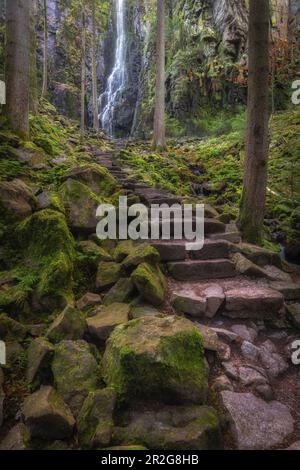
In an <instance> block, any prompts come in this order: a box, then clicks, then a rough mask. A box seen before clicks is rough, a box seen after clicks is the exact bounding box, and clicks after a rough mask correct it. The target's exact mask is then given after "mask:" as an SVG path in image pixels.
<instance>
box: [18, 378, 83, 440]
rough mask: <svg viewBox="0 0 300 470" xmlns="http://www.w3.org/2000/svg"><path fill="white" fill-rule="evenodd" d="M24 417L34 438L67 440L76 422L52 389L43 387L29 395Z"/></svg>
mask: <svg viewBox="0 0 300 470" xmlns="http://www.w3.org/2000/svg"><path fill="white" fill-rule="evenodd" d="M22 417H23V420H24V422H25V424H26V426H28V428H29V430H30V434H31V436H32V437H39V438H40V439H65V438H67V437H71V436H72V434H73V429H74V425H75V420H74V418H73V416H72V413H71V411H70V409H69V408H68V407H67V406H66V404H65V403H64V402H63V400H62V399H61V398H60V397H59V396H58V394H57V393H56V391H55V390H54V388H52V387H49V386H44V387H41V388H40V390H38V391H37V392H35V393H34V394H32V395H29V397H27V398H26V399H25V402H24V405H23V408H22Z"/></svg>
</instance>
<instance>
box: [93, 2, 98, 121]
mask: <svg viewBox="0 0 300 470" xmlns="http://www.w3.org/2000/svg"><path fill="white" fill-rule="evenodd" d="M92 87H93V127H94V129H96V130H98V129H99V112H98V94H97V47H96V5H95V0H92Z"/></svg>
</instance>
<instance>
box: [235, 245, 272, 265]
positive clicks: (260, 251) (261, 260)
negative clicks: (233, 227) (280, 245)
mask: <svg viewBox="0 0 300 470" xmlns="http://www.w3.org/2000/svg"><path fill="white" fill-rule="evenodd" d="M238 249H239V250H240V251H241V253H242V254H243V255H244V256H246V258H248V259H249V260H250V261H252V262H253V263H255V264H257V265H258V266H260V267H264V266H265V265H267V264H274V265H275V266H277V267H278V268H281V257H280V254H279V253H276V252H274V251H271V250H268V249H266V248H263V247H260V246H256V245H251V244H250V243H241V244H240V245H239V246H238Z"/></svg>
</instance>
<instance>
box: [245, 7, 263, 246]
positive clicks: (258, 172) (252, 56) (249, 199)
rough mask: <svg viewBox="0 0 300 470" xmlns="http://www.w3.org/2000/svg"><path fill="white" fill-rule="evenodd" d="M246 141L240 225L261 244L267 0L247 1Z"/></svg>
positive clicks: (246, 236) (247, 238)
mask: <svg viewBox="0 0 300 470" xmlns="http://www.w3.org/2000/svg"><path fill="white" fill-rule="evenodd" d="M249 15H250V17H249V78H248V109H247V112H248V113H247V142H246V156H245V163H244V187H243V194H242V200H241V209H240V225H241V230H242V233H243V236H244V239H245V240H246V241H248V242H251V243H260V242H261V240H262V228H263V220H264V213H265V200H266V188H267V170H268V150H269V135H268V125H269V93H268V92H269V68H270V65H269V46H270V23H269V21H270V6H269V0H250V12H249Z"/></svg>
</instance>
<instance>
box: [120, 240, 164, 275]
mask: <svg viewBox="0 0 300 470" xmlns="http://www.w3.org/2000/svg"><path fill="white" fill-rule="evenodd" d="M159 261H160V255H159V252H158V251H157V250H156V249H155V248H154V247H153V246H151V245H148V244H147V243H142V244H141V245H136V246H134V247H133V248H132V250H131V252H130V253H129V254H128V255H127V256H126V258H125V259H124V261H123V262H122V266H123V267H124V268H125V269H126V270H132V269H134V268H136V267H137V266H138V265H139V264H142V263H150V264H155V263H158V262H159Z"/></svg>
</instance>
